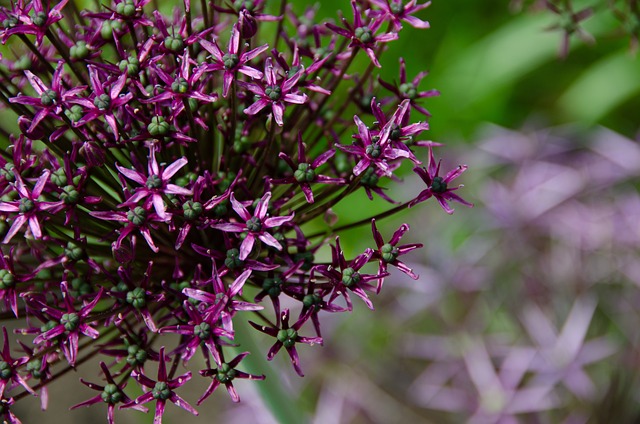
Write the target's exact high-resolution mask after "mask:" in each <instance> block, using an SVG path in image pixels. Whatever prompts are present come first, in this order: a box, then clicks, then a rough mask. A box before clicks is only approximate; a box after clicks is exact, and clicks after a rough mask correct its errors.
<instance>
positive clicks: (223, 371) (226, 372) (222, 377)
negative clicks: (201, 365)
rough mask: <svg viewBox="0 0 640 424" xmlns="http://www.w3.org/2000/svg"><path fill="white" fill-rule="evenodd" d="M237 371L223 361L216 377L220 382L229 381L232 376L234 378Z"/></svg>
mask: <svg viewBox="0 0 640 424" xmlns="http://www.w3.org/2000/svg"><path fill="white" fill-rule="evenodd" d="M237 373H238V372H237V371H236V370H235V369H233V368H231V366H230V365H229V364H227V363H226V362H225V363H224V364H222V366H221V367H220V368H218V372H217V373H216V379H217V380H218V381H219V382H220V383H222V384H226V383H230V382H231V381H232V380H233V379H234V378H236V374H237Z"/></svg>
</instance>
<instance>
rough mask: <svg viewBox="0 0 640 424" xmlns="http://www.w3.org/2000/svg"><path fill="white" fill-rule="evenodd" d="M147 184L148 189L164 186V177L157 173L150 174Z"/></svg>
mask: <svg viewBox="0 0 640 424" xmlns="http://www.w3.org/2000/svg"><path fill="white" fill-rule="evenodd" d="M145 186H147V188H148V189H154V188H162V179H160V177H159V176H157V175H149V178H147V182H146V183H145Z"/></svg>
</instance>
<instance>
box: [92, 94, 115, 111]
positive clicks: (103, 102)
mask: <svg viewBox="0 0 640 424" xmlns="http://www.w3.org/2000/svg"><path fill="white" fill-rule="evenodd" d="M93 105H94V106H95V107H97V108H98V109H100V110H106V109H109V106H111V97H109V95H108V94H100V95H99V96H96V98H95V99H93Z"/></svg>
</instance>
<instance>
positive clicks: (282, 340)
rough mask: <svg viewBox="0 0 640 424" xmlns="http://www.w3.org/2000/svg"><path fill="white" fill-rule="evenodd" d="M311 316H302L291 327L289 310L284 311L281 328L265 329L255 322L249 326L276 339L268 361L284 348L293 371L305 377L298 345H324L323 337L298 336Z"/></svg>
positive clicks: (250, 322)
mask: <svg viewBox="0 0 640 424" xmlns="http://www.w3.org/2000/svg"><path fill="white" fill-rule="evenodd" d="M309 316H310V314H309V313H307V314H305V315H303V316H301V317H300V318H298V321H296V322H295V324H293V325H292V326H291V327H289V310H288V309H285V310H284V311H282V319H281V323H282V326H281V327H265V326H264V325H258V324H256V323H255V322H253V321H249V324H251V326H252V327H253V328H255V329H256V330H258V331H261V332H263V333H265V334H268V335H270V336H271V337H275V338H276V342H275V344H274V345H273V346H271V349H269V353H268V354H267V359H268V360H269V361H271V360H272V359H273V358H274V357H275V356H276V354H277V353H278V352H279V351H280V349H282V347H283V346H284V348H285V349H286V351H287V353H288V354H289V357H290V358H291V363H292V364H293V369H295V370H296V372H297V373H298V375H299V376H300V377H304V374H303V373H302V368H300V358H299V357H298V351H297V350H296V343H306V344H308V345H311V346H313V345H314V344H319V345H322V338H321V337H302V336H300V335H299V334H298V330H300V328H301V327H302V326H303V325H304V323H305V322H306V321H307V320H308V319H309Z"/></svg>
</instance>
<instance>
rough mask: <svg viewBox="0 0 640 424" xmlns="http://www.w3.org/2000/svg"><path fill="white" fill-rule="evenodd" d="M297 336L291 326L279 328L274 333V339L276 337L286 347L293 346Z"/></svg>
mask: <svg viewBox="0 0 640 424" xmlns="http://www.w3.org/2000/svg"><path fill="white" fill-rule="evenodd" d="M297 337H298V333H297V332H296V330H294V329H293V328H288V329H286V330H284V329H283V330H280V331H278V334H277V335H276V339H278V341H279V342H280V343H282V344H283V345H284V347H286V348H290V347H293V346H294V345H295V344H296V338H297Z"/></svg>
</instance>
